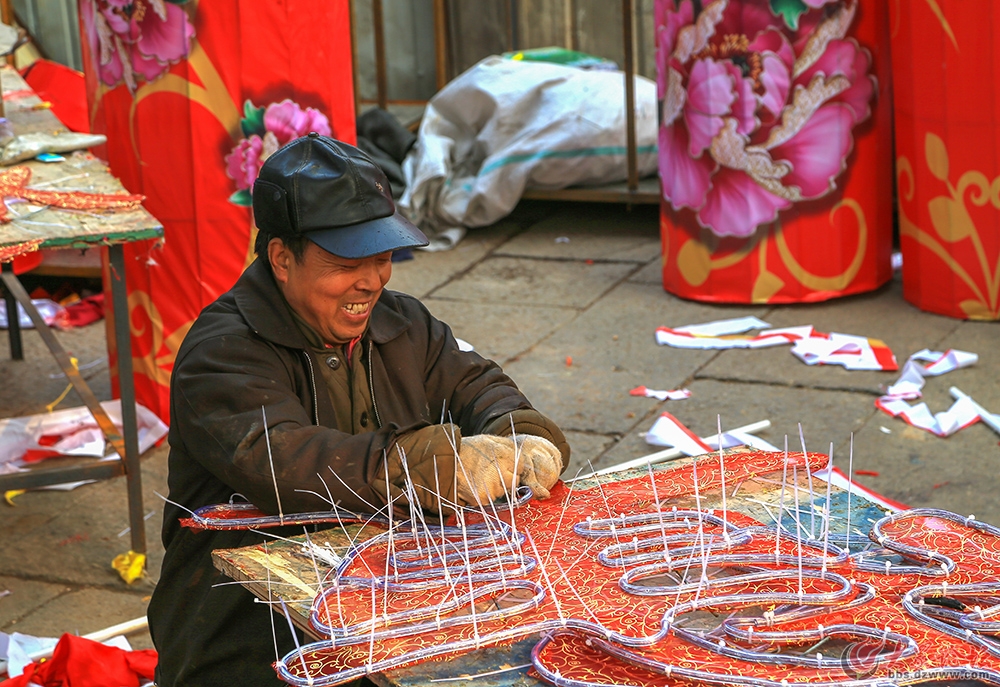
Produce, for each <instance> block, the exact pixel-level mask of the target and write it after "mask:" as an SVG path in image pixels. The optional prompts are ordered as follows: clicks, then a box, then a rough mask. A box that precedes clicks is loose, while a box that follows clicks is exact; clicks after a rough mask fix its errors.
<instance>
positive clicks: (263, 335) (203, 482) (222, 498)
mask: <svg viewBox="0 0 1000 687" xmlns="http://www.w3.org/2000/svg"><path fill="white" fill-rule="evenodd" d="M359 345H362V346H364V348H363V350H362V355H363V357H364V360H365V367H366V368H367V370H368V373H369V374H368V376H369V380H368V383H369V389H370V391H371V394H372V401H373V405H374V410H375V416H376V417H375V421H376V427H375V430H374V431H372V432H366V433H363V434H357V435H352V434H350V433H349V432H350V431H351V428H346V429H347V432H343V431H339V430H338V429H337V427H336V417H335V413H334V408H333V404H332V402H331V399H330V394H329V393H328V392H327V390H326V388H325V387H324V384H323V378H322V376H321V374H320V371H319V370H318V369H317V368H316V366H317V365H318V364H320V360H319V358H317V357H316V354H314V353H311V352H310V348H309V345H308V343H307V342H306V340H305V338H304V337H303V335H302V333H301V331H300V330H299V328H298V327H297V326H296V324H295V321H294V320H293V319H292V315H291V313H290V311H289V309H288V305H287V304H286V302H285V300H284V298H283V297H282V295H281V293H280V291H279V290H278V288H277V285H276V283H275V282H274V279H273V277H272V276H271V271H270V268H269V266H268V265H267V264H266V263H265V262H263V261H262V260H260V259H258V260H257V261H255V262H254V263H253V264H252V265H250V267H249V268H247V270H246V272H244V274H243V275H242V276H241V277H240V279H239V281H238V282H237V283H236V285H235V286H234V287H233V288H232V289H231V290H230V291H229V292H227V293H225V294H223V295H222V296H221V297H220V298H219V299H218V300H217V301H215V302H214V303H212V304H211V305H209V306H208V307H207V308H205V310H203V311H202V313H201V315H200V316H199V317H198V320H197V321H196V322H195V324H194V326H193V327H192V328H191V331H190V332H189V333H188V335H187V337H186V338H185V340H184V343H183V345H182V346H181V349H180V351H179V352H178V354H177V358H176V361H175V363H174V370H173V374H172V378H171V401H170V420H171V424H170V434H169V442H170V457H169V477H168V482H169V487H170V496H169V498H170V500H171V501H173V502H175V503H178V504H180V505H182V506H183V507H184V508H187V509H192V510H194V509H197V508H199V507H201V506H205V505H209V504H213V503H224V502H227V501H228V500H230V498H231V497H232V496H233V494H234V493H239V494H242V495H243V496H244V497H245V498H246V499H247V500H249V501H251V502H252V503H254V504H255V505H257V507H259V508H261V509H262V510H265V511H268V512H271V513H277V500H276V498H275V487H274V482H273V481H272V477H271V464H270V462H269V460H268V446H267V444H268V442H267V441H266V440H265V435H264V424H263V415H264V412H266V415H267V427H268V433H269V438H270V449H271V454H272V456H273V463H274V472H275V475H276V478H277V485H278V490H279V493H280V496H281V506H282V510H283V511H284V512H285V513H291V512H304V511H315V510H329V509H330V505H329V504H328V503H326V502H324V501H323V500H322V499H320V498H319V497H317V496H315V495H313V494H310V493H307V492H315V493H318V494H323V495H324V496H325V495H326V494H327V488H329V490H330V492H332V496H333V498H334V500H337V501H340V503H341V506H343V507H344V508H347V509H351V510H356V511H366V510H370V508H366V507H365V505H364V504H363V503H362V502H360V501H359V499H358V498H357V497H356V496H355V495H354V494H352V493H351V491H350V490H348V489H346V488H344V487H343V486H342V485H341V484H340V482H339V481H337V480H336V479H335V478H333V477H332V475H330V474H329V469H330V468H332V470H334V471H335V472H336V473H337V475H338V476H339V477H340V479H342V480H343V481H344V482H346V483H347V484H348V485H350V487H351V488H352V489H353V490H354V491H355V492H357V493H358V494H359V495H360V496H361V497H362V498H364V499H365V500H367V501H370V502H372V503H378V502H379V501H380V500H381V499H380V498H379V496H378V495H377V494H376V493H375V491H374V490H373V488H372V484H373V483H374V482H375V481H376V480H377V479H378V477H379V476H380V475H379V474H378V473H379V468H380V465H381V462H380V461H381V459H382V455H383V450H387V449H389V448H390V447H391V446H393V444H394V440H395V438H396V437H397V436H400V435H403V434H405V433H407V432H409V431H412V430H414V429H418V428H420V427H424V426H427V425H430V424H436V423H440V422H441V421H442V417H444V418H445V421H446V422H447V421H449V418H450V421H451V422H453V423H454V424H456V425H457V426H458V427H459V429H460V430H461V433H462V434H463V435H465V436H469V435H472V434H479V433H482V431H483V430H484V428H486V427H487V426H488V425H489V424H490V423H491V422H492V421H494V420H496V419H497V418H499V417H501V416H503V415H504V414H506V413H509V412H511V411H514V410H517V409H525V408H531V406H530V404H529V403H528V401H527V400H526V399H525V397H524V396H523V395H522V394H521V393H520V391H518V389H517V387H516V386H515V385H514V383H513V382H512V381H511V380H510V378H509V377H507V376H506V375H505V374H504V373H503V371H502V370H501V369H500V368H499V366H497V365H496V363H494V362H492V361H489V360H486V359H484V358H483V357H481V356H479V355H478V354H476V353H473V352H463V351H460V350H459V348H458V345H457V343H456V341H455V338H454V336H453V335H452V333H451V330H450V328H449V327H448V326H447V325H446V324H444V323H442V322H441V321H439V320H437V319H435V318H434V317H433V316H431V315H430V313H429V312H428V311H427V309H426V308H425V307H424V306H423V305H422V304H421V303H420V302H419V301H418V300H417V299H415V298H413V297H411V296H407V295H404V294H401V293H397V292H393V291H383V293H382V296H381V298H380V299H379V301H378V302H377V303H376V305H375V307H374V308H373V310H372V316H371V320H370V322H369V326H368V330H367V332H366V333H365V335H364V337H363V339H362V341H361V343H360V344H359ZM317 389H318V390H319V393H317ZM262 408H263V411H262ZM318 474H322V475H325V480H324V481H325V482H326V484H325V485H324V484H323V483H322V482H321V481H320V478H319V477H318V476H317V475H318ZM186 515H187V513H186V512H185V511H184V510H182V509H181V508H178V507H176V506H173V505H170V504H167V506H166V507H165V508H164V514H163V544H164V547H165V548H166V554H165V556H164V559H163V566H162V571H161V575H160V580H159V582H158V583H157V586H156V590H155V592H154V594H153V597H152V599H151V601H150V604H149V609H148V617H149V626H150V633H151V634H152V637H153V642H154V644H155V645H156V648H157V650H158V651H159V655H160V664H159V668H158V672H157V683H158V684H159V685H160V687H174V686H175V685H234V684H240V685H265V684H267V685H270V684H273V685H278V684H281V683H279V682H278V680H277V678H276V677H275V675H274V672H273V670H272V669H271V667H270V666H271V663H273V661H274V658H275V649H274V644H273V641H272V630H271V627H272V625H271V623H272V618H271V613H270V611H269V609H268V607H267V606H265V605H263V604H255V603H253V598H252V595H251V594H250V592H248V591H246V590H244V589H243V588H242V587H240V586H238V585H227V586H217V587H213V585H214V584H217V583H224V582H229V581H230V580H229V579H228V578H226V577H225V576H223V575H222V574H221V573H219V572H217V571H216V570H215V569H214V568H213V566H212V562H211V552H212V550H214V549H220V548H233V547H241V546H248V545H251V544H256V543H259V542H261V541H263V537H262V536H261V535H258V534H254V533H252V532H195V531H192V530H187V529H184V528H181V527H180V525H179V524H178V519H179V518H181V517H185V516H186ZM272 531H273V532H274V533H275V534H282V535H284V536H288V535H294V534H301V533H302V529H301V528H297V529H296V528H290V527H286V528H281V529H278V530H272ZM277 621H278V625H277V630H278V632H277V636H278V652H279V653H280V654H281V655H284V653H286V652H288V651H290V650H291V649H293V648H294V644H293V642H292V640H291V636H290V633H289V631H288V628H287V624H286V623H284V622H283V621H282V620H281V619H280V618H278V619H277ZM300 641H301V638H300Z"/></svg>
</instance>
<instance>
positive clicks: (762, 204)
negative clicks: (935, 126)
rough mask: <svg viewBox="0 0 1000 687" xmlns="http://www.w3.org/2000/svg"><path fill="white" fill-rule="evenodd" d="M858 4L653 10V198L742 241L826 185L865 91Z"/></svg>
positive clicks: (776, 1)
mask: <svg viewBox="0 0 1000 687" xmlns="http://www.w3.org/2000/svg"><path fill="white" fill-rule="evenodd" d="M858 6H859V3H858V0H714V1H713V2H704V3H702V2H697V3H696V2H695V1H694V0H663V1H661V2H659V3H658V4H657V6H656V31H657V41H658V47H657V62H658V86H659V93H660V97H661V99H662V107H663V109H662V122H661V129H660V137H659V151H660V172H661V177H662V180H663V195H664V199H665V200H666V201H667V202H669V203H670V205H671V207H672V208H673V210H675V211H677V210H680V209H681V208H690V209H691V210H693V211H694V212H695V213H696V217H697V221H698V224H699V226H701V227H703V228H707V229H709V230H711V231H712V232H713V233H714V234H716V235H717V236H734V237H747V236H751V235H752V234H754V232H755V231H756V230H757V228H758V227H759V226H760V225H762V224H766V223H770V222H774V221H775V220H776V219H777V218H778V215H779V213H780V212H781V211H782V210H786V209H788V208H790V207H792V206H793V205H794V204H795V203H798V202H802V201H808V200H813V199H817V198H821V197H823V196H826V195H827V194H829V193H831V192H832V191H834V190H835V189H836V188H837V181H838V178H839V177H840V176H841V174H842V173H843V172H844V171H845V169H846V167H847V158H848V155H849V154H850V153H851V151H852V148H853V143H854V142H853V130H854V128H855V127H856V126H857V125H858V124H859V123H861V122H863V121H865V120H866V119H868V118H869V117H870V116H871V103H872V99H873V96H874V93H875V91H876V85H877V84H876V80H875V77H874V76H872V75H871V74H870V71H871V65H872V60H871V56H870V54H869V53H868V51H867V50H865V49H864V48H862V47H861V46H860V45H859V44H858V42H857V41H856V40H855V39H853V38H850V37H848V35H847V34H848V31H849V29H850V27H851V25H852V24H853V22H854V19H855V15H856V14H857V12H858Z"/></svg>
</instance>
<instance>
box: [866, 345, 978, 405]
mask: <svg viewBox="0 0 1000 687" xmlns="http://www.w3.org/2000/svg"><path fill="white" fill-rule="evenodd" d="M978 361H979V356H978V355H976V354H975V353H969V352H968V351H957V350H955V349H952V348H950V349H948V350H947V351H945V352H944V353H940V352H938V351H930V350H928V349H926V348H925V349H924V350H922V351H917V352H916V353H914V354H913V355H911V356H910V359H909V360H907V361H906V364H905V365H903V374H901V375H900V376H899V379H898V380H896V383H895V384H893V385H892V386H890V387H889V388H888V389H886V390H885V396H883V397H882V398H887V397H888V398H892V399H903V400H906V401H912V400H913V399H916V398H920V397H921V396H923V388H924V378H925V377H937V376H939V375H943V374H945V373H946V372H951V371H952V370H958V369H960V368H963V367H969V366H970V365H975V364H976V363H977V362H978ZM921 362H925V363H927V365H921V364H920V363H921Z"/></svg>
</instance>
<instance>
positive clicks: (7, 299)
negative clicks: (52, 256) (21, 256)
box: [0, 262, 24, 360]
mask: <svg viewBox="0 0 1000 687" xmlns="http://www.w3.org/2000/svg"><path fill="white" fill-rule="evenodd" d="M0 270H2V271H3V272H10V273H11V274H13V273H14V263H13V262H4V263H0ZM3 301H4V304H6V306H7V334H8V336H9V338H10V359H11V360H24V348H23V347H22V346H21V320H20V318H19V317H18V315H17V300H16V299H15V298H14V294H12V293H11V292H10V289H4V291H3Z"/></svg>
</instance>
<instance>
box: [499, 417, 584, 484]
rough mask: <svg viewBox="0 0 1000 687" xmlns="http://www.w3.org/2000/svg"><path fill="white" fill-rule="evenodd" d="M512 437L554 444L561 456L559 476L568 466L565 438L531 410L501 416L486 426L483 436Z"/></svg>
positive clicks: (558, 430)
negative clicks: (525, 437)
mask: <svg viewBox="0 0 1000 687" xmlns="http://www.w3.org/2000/svg"><path fill="white" fill-rule="evenodd" d="M512 433H513V435H514V436H517V437H521V436H524V435H531V436H536V437H541V438H542V439H548V440H549V441H550V442H552V443H553V444H555V447H556V448H557V449H559V453H560V454H561V455H562V465H561V466H560V467H559V473H560V474H561V473H562V472H563V471H564V470H565V469H566V467H567V466H568V465H569V455H570V450H569V442H567V441H566V436H565V435H564V434H563V433H562V430H561V429H559V425H557V424H556V423H554V422H553V421H552V420H550V419H549V418H547V417H545V416H544V415H542V414H541V413H539V412H538V411H537V410H534V409H533V408H522V409H520V410H515V411H512V412H510V413H506V414H504V415H501V416H500V417H498V418H496V419H494V420H493V421H492V422H490V423H489V424H487V425H486V428H485V429H484V430H483V434H495V435H497V436H501V437H509V436H511V434H512Z"/></svg>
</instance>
